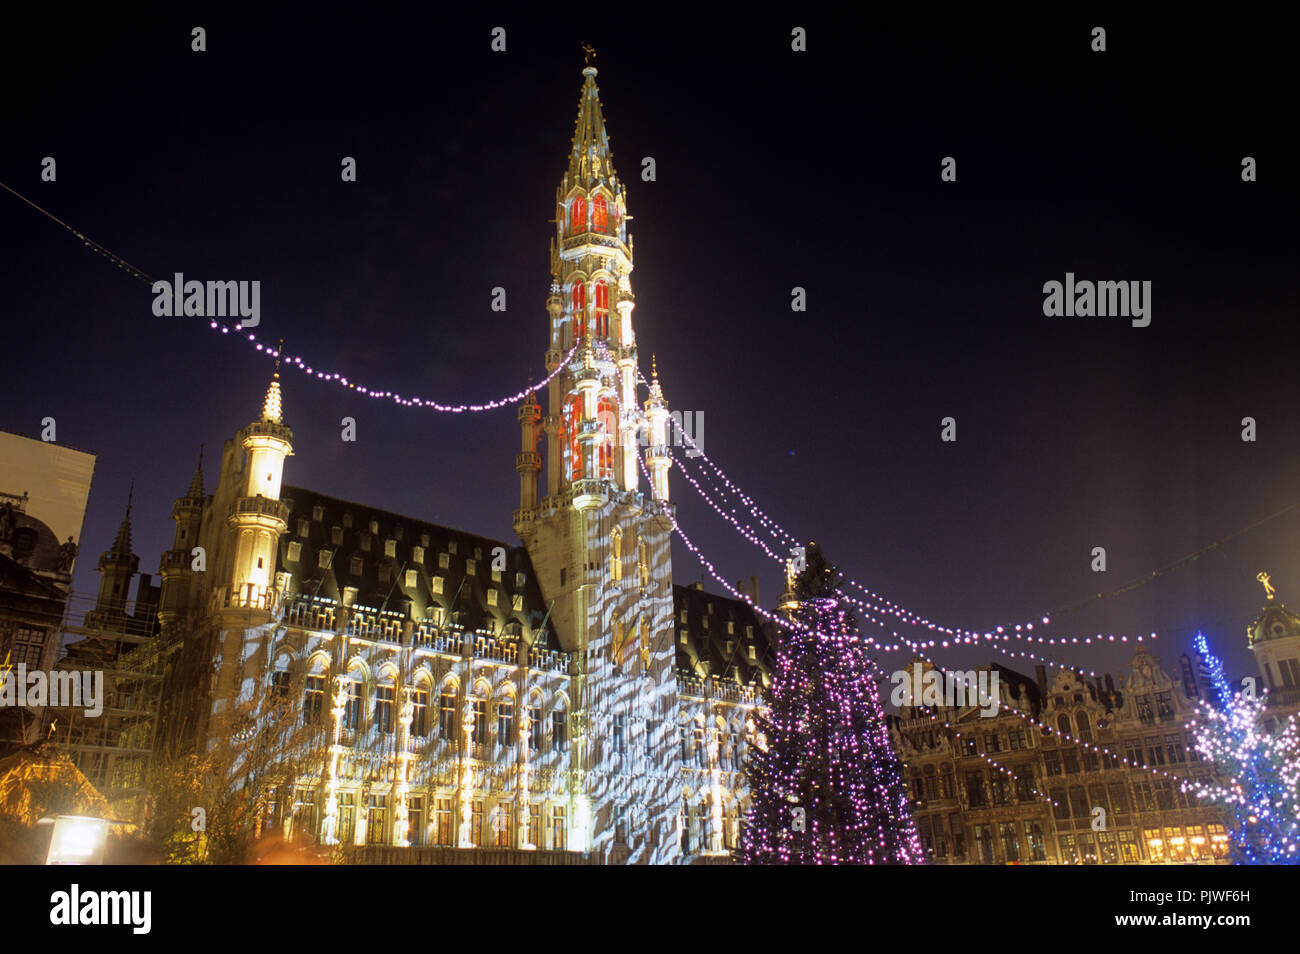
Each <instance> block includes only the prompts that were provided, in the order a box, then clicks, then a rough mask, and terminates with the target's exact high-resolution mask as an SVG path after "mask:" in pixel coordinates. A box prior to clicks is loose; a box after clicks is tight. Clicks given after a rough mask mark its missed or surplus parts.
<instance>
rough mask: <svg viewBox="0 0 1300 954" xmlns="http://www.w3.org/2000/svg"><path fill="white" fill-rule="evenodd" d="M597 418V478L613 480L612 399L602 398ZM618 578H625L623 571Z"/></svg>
mask: <svg viewBox="0 0 1300 954" xmlns="http://www.w3.org/2000/svg"><path fill="white" fill-rule="evenodd" d="M596 417H597V419H598V421H599V422H600V435H599V438H598V442H597V445H596V466H597V468H598V470H597V474H596V476H597V477H599V478H600V479H602V480H612V479H613V477H614V433H615V432H616V431H617V429H618V414H617V412H615V410H614V401H613V399H612V398H609V397H602V398H601V399H600V401H599V402H598V403H597V407H596ZM618 578H619V579H622V578H623V572H622V570H621V569H620V570H619V576H618Z"/></svg>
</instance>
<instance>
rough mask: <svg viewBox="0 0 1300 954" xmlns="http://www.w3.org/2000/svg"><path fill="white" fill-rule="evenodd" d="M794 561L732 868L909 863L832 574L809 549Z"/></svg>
mask: <svg viewBox="0 0 1300 954" xmlns="http://www.w3.org/2000/svg"><path fill="white" fill-rule="evenodd" d="M804 563H805V565H804V568H803V570H802V571H801V572H799V573H798V574H797V575H794V574H793V573H792V580H791V592H792V594H793V596H794V598H795V600H797V606H796V607H795V608H794V609H793V610H792V611H791V612H790V614H789V615H790V619H789V623H788V624H786V625H783V626H782V627H781V631H780V633H779V634H778V635H777V638H776V642H775V646H774V649H775V655H776V667H775V672H774V673H773V678H772V687H771V691H770V692H769V694H768V700H767V703H768V705H767V712H766V713H765V714H760V715H756V716H755V719H754V722H755V732H756V736H757V738H756V744H755V745H752V746H751V747H750V756H749V760H748V763H747V766H746V769H747V772H748V775H749V790H750V800H751V803H750V811H749V814H748V816H747V819H746V826H745V830H744V835H743V836H742V839H741V845H740V850H739V860H741V861H742V862H744V863H745V864H759V865H763V864H796V865H798V864H806V865H811V864H920V863H922V860H923V855H922V852H921V844H920V840H919V839H918V838H917V835H916V828H915V826H914V825H913V823H912V817H911V813H910V811H909V809H908V805H907V799H906V796H905V794H904V788H903V773H902V769H901V767H900V765H899V761H898V757H897V756H896V755H895V754H894V751H893V748H892V747H891V745H890V741H889V730H888V728H887V726H886V723H885V713H884V710H883V709H882V708H881V705H880V696H879V693H878V692H877V689H876V682H875V680H874V679H873V678H872V676H871V672H870V668H871V660H870V659H869V658H868V656H867V653H866V650H865V648H864V646H863V640H862V637H861V636H860V635H859V634H858V626H857V620H856V618H855V617H854V614H853V613H852V611H851V610H850V609H849V606H848V603H847V601H846V600H845V599H844V598H843V596H842V595H841V594H840V592H839V589H838V587H839V584H840V580H841V577H840V574H839V571H838V570H837V569H836V568H835V567H834V566H832V565H831V564H829V563H828V562H827V561H826V558H825V556H824V555H823V554H822V552H821V549H820V548H819V547H818V546H817V545H816V544H809V546H808V548H807V550H806V558H805V561H804Z"/></svg>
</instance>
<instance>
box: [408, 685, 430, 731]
mask: <svg viewBox="0 0 1300 954" xmlns="http://www.w3.org/2000/svg"><path fill="white" fill-rule="evenodd" d="M411 709H412V713H411V735H413V736H416V737H418V738H424V736H426V735H428V734H429V691H428V690H427V689H414V690H412V691H411Z"/></svg>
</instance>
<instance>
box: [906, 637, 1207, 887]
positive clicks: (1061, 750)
mask: <svg viewBox="0 0 1300 954" xmlns="http://www.w3.org/2000/svg"><path fill="white" fill-rule="evenodd" d="M925 668H927V669H928V668H930V667H928V666H926V667H925ZM991 668H992V669H995V670H996V671H997V673H998V675H999V690H1000V695H1001V702H1002V703H1003V704H1004V705H1000V706H999V708H998V712H997V713H996V714H995V715H993V716H982V715H981V713H980V710H979V709H977V708H973V707H967V708H963V709H950V708H946V707H938V708H934V709H931V710H926V709H922V708H919V707H911V706H905V707H903V708H902V710H901V713H900V715H899V717H897V718H893V719H891V726H892V729H893V737H894V742H895V745H896V747H897V750H898V752H899V756H900V758H901V759H902V760H903V761H904V762H905V763H906V770H905V778H906V782H907V785H908V789H909V794H910V795H911V797H912V799H913V813H914V816H915V818H916V825H917V830H918V832H919V833H920V835H921V841H922V844H923V846H924V848H925V850H926V854H927V856H928V858H929V860H930V862H931V863H932V864H1007V863H1018V864H1159V863H1185V862H1199V863H1204V864H1211V863H1226V862H1227V856H1228V842H1227V837H1228V836H1227V829H1226V825H1225V819H1224V816H1223V813H1222V811H1221V810H1220V809H1218V808H1217V807H1214V806H1211V805H1202V804H1198V801H1197V799H1196V797H1195V796H1194V795H1191V794H1186V795H1185V794H1183V793H1181V792H1180V791H1179V784H1178V780H1179V779H1183V778H1191V779H1196V780H1199V781H1202V782H1206V783H1211V782H1214V783H1217V782H1219V781H1221V780H1220V779H1218V778H1217V776H1216V775H1215V771H1214V766H1213V764H1212V763H1208V762H1204V761H1201V760H1199V759H1198V757H1197V755H1196V753H1195V751H1194V746H1193V739H1192V735H1191V733H1190V732H1188V731H1187V730H1186V729H1185V728H1184V725H1185V723H1186V722H1187V721H1188V719H1189V718H1190V716H1191V713H1192V710H1193V709H1194V708H1195V705H1196V702H1197V700H1198V698H1199V694H1198V693H1203V692H1204V687H1199V688H1198V685H1197V679H1196V676H1195V674H1194V672H1193V670H1192V666H1191V663H1190V660H1188V658H1187V657H1186V656H1184V657H1183V659H1182V666H1181V677H1180V678H1179V679H1178V680H1175V679H1173V678H1171V677H1170V676H1169V675H1168V674H1167V673H1165V672H1164V671H1163V670H1162V669H1161V668H1160V663H1159V660H1158V659H1157V658H1156V657H1155V656H1153V655H1152V654H1151V653H1149V652H1147V651H1146V650H1145V649H1139V650H1138V651H1137V652H1136V653H1135V654H1134V656H1133V658H1132V660H1131V661H1130V663H1129V670H1128V675H1127V676H1126V677H1124V676H1121V678H1120V680H1119V688H1116V685H1115V681H1114V680H1113V679H1112V678H1111V677H1110V676H1107V677H1105V679H1104V681H1089V680H1087V679H1085V678H1083V677H1082V676H1079V675H1075V674H1073V673H1069V672H1057V673H1056V674H1055V675H1054V676H1053V677H1052V678H1051V679H1050V681H1049V679H1048V677H1047V676H1046V674H1045V672H1044V669H1043V667H1042V666H1039V667H1038V671H1037V678H1036V679H1031V678H1030V677H1028V676H1025V675H1022V674H1020V673H1017V672H1014V671H1013V670H1010V669H1006V668H1004V667H1001V666H993V667H991ZM1004 706H1011V707H1014V708H1015V709H1018V710H1020V711H1021V712H1022V713H1026V712H1027V713H1029V714H1030V715H1032V717H1033V718H1034V720H1035V721H1037V722H1040V723H1042V724H1044V725H1047V726H1052V727H1053V730H1052V731H1046V730H1043V729H1040V728H1038V727H1037V726H1035V725H1033V724H1031V723H1030V722H1028V721H1026V720H1025V719H1023V718H1022V717H1021V716H1018V715H1016V714H1014V713H1013V712H1011V711H1009V710H1008V709H1007V708H1005V707H1004ZM1088 745H1096V746H1098V747H1101V748H1104V749H1106V750H1108V752H1110V753H1114V755H1110V754H1104V753H1098V752H1094V751H1090V750H1089V748H1088V747H1087V746H1088ZM1121 757H1122V758H1126V759H1128V760H1129V762H1130V763H1136V764H1138V765H1146V766H1149V767H1152V768H1154V769H1157V770H1159V771H1161V772H1166V773H1168V774H1169V776H1171V777H1170V778H1164V777H1161V776H1159V775H1156V774H1153V773H1152V772H1149V771H1144V770H1143V769H1141V768H1133V767H1130V766H1128V765H1125V764H1123V762H1122V761H1121ZM1098 809H1100V811H1098Z"/></svg>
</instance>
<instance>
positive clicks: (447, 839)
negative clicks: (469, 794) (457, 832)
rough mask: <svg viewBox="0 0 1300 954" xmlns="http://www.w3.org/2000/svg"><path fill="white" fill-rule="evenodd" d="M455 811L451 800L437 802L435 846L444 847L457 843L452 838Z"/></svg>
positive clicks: (443, 799)
mask: <svg viewBox="0 0 1300 954" xmlns="http://www.w3.org/2000/svg"><path fill="white" fill-rule="evenodd" d="M453 817H454V816H453V809H452V801H451V799H450V798H440V799H438V801H437V805H436V808H435V814H434V828H433V830H434V844H435V845H442V846H444V847H447V846H451V845H454V844H455V843H456V842H455V840H454V838H453V836H452V832H453V826H452V819H453Z"/></svg>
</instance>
